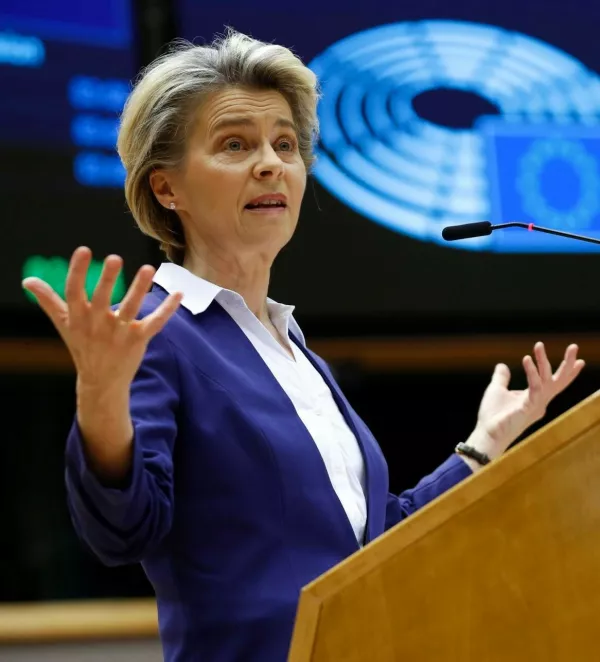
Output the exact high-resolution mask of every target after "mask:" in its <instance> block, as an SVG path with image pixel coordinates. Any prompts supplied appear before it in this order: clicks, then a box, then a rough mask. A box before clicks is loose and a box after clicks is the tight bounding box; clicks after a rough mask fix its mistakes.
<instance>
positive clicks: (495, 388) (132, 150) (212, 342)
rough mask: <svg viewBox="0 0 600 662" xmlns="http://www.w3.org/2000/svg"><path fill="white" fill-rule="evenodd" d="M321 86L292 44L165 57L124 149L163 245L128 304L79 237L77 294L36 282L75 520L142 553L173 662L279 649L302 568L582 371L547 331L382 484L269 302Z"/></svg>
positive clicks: (378, 460) (244, 41)
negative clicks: (62, 350)
mask: <svg viewBox="0 0 600 662" xmlns="http://www.w3.org/2000/svg"><path fill="white" fill-rule="evenodd" d="M317 98H318V93H317V81H316V80H315V76H314V74H313V73H312V72H311V71H310V70H309V69H308V68H306V67H305V66H304V65H303V64H302V63H301V62H300V61H299V60H298V59H297V58H296V57H295V56H294V55H293V54H292V53H291V52H290V51H289V50H287V49H286V48H283V47H281V46H277V45H272V44H265V43H261V42H259V41H255V40H253V39H250V38H248V37H246V36H244V35H241V34H239V33H235V32H233V31H230V32H229V33H228V34H227V35H226V36H225V37H223V38H220V39H218V40H216V41H215V42H214V43H212V44H211V45H209V46H192V45H184V46H179V47H178V48H176V49H175V50H173V51H172V52H170V53H169V54H167V55H165V56H163V57H161V58H160V59H159V60H157V61H156V62H155V63H154V64H153V65H151V66H150V67H149V68H148V69H147V70H146V71H145V73H144V75H143V76H142V77H141V79H140V80H139V81H138V82H137V85H136V86H135V88H134V89H133V91H132V93H131V95H130V97H129V100H128V101H127V104H126V106H125V109H124V112H123V117H122V124H121V130H120V134H119V141H118V149H119V153H120V155H121V158H122V160H123V163H124V165H125V168H126V170H127V180H126V185H125V190H126V196H127V201H128V203H129V206H130V208H131V211H132V213H133V216H134V218H135V220H136V222H137V223H138V225H139V227H140V229H141V230H142V232H144V233H146V234H148V235H150V236H151V237H154V238H155V239H156V240H157V241H159V242H160V246H161V248H162V249H163V251H164V252H165V254H166V257H167V261H166V262H165V263H164V264H162V265H161V266H160V268H159V269H158V271H156V273H155V272H154V270H153V268H152V267H149V266H144V267H142V268H141V269H140V270H139V272H138V273H137V275H136V277H135V279H134V282H133V283H132V285H131V287H130V289H129V291H128V293H127V295H126V296H125V298H124V299H123V301H122V302H121V304H120V306H119V308H118V310H115V309H111V307H110V305H109V301H110V295H111V291H112V288H113V286H114V284H115V281H116V278H117V275H118V272H119V270H120V268H121V266H122V264H121V259H120V258H119V257H118V256H115V255H112V256H109V257H107V258H106V260H105V262H104V269H103V273H102V277H101V279H100V282H99V285H98V287H97V289H96V290H95V293H94V295H93V296H92V298H91V300H88V299H87V297H86V295H85V291H84V283H85V277H86V272H87V269H88V266H89V264H90V259H91V253H90V250H89V249H88V248H86V247H80V248H79V249H77V250H76V251H75V253H74V254H73V257H72V262H71V266H70V270H69V276H68V283H67V288H66V297H65V298H66V302H64V301H62V300H61V299H60V298H59V297H58V296H57V295H56V294H55V293H54V292H53V291H52V290H51V289H50V287H49V286H48V285H47V284H45V283H43V282H42V281H40V280H38V279H28V280H27V281H25V282H24V286H25V287H26V288H27V289H29V290H30V291H31V292H32V293H34V294H35V295H36V296H37V298H38V300H39V302H40V305H41V306H42V308H43V309H44V311H45V312H46V313H47V314H48V316H49V317H50V318H51V319H52V321H53V322H54V324H55V326H56V328H57V329H58V331H59V333H60V334H61V336H62V338H63V339H64V341H65V343H66V344H67V346H68V347H69V350H70V352H71V354H72V356H73V360H74V362H75V365H76V368H77V413H76V417H75V421H74V423H73V427H72V429H71V432H70V434H69V438H68V444H67V470H66V481H67V488H68V497H69V507H70V510H71V513H72V518H73V522H74V525H75V527H76V529H77V532H78V534H79V535H80V536H81V538H82V539H83V540H84V541H85V542H86V543H87V545H88V546H89V547H91V548H92V549H93V550H94V552H95V553H96V554H97V556H98V557H99V558H100V559H101V560H102V561H103V562H104V563H106V564H108V565H117V564H125V563H137V562H140V563H141V564H142V565H143V567H144V570H145V572H146V574H147V576H148V578H149V580H150V581H151V582H152V585H153V587H154V590H155V592H156V597H157V600H158V609H159V621H160V634H161V639H162V644H163V649H164V656H165V659H166V660H167V661H168V662H234V661H243V662H283V661H284V660H285V659H286V655H287V651H288V647H289V643H290V637H291V634H292V629H293V625H294V616H295V612H296V606H297V601H298V597H299V593H300V589H301V588H302V586H304V585H305V584H307V583H308V582H310V581H311V580H313V579H314V578H315V577H317V576H318V575H320V574H321V573H323V572H324V571H326V570H328V569H329V568H331V567H332V566H334V565H335V564H337V563H338V562H340V561H342V560H343V559H344V558H346V557H348V556H349V555H351V554H353V553H354V552H356V551H357V550H359V549H360V548H361V547H362V546H363V545H365V544H368V543H369V542H370V541H371V540H373V539H374V538H376V537H377V536H379V535H380V534H381V533H383V532H384V531H385V530H386V529H388V528H389V527H391V526H393V525H395V524H397V523H398V522H399V521H400V520H402V519H403V518H404V517H407V516H408V515H410V513H412V512H414V511H415V510H416V509H418V508H419V507H421V506H423V505H424V504H426V503H428V502H429V501H431V500H432V499H434V498H435V497H437V496H438V495H439V494H441V493H442V492H443V491H444V490H446V489H448V488H449V487H451V486H452V485H454V484H456V483H457V482H459V481H460V480H462V479H463V478H465V477H466V476H468V475H470V474H471V473H472V471H476V470H478V469H479V467H480V466H481V464H482V463H486V462H487V461H488V459H492V460H493V459H494V458H495V457H497V456H499V455H500V454H501V453H502V452H503V451H504V450H505V449H506V448H507V447H508V446H509V445H510V444H511V443H512V442H513V441H514V440H515V439H516V438H517V436H518V435H519V434H520V433H521V432H522V431H523V430H525V429H526V428H527V427H528V426H529V425H530V424H531V423H532V422H534V421H535V420H538V419H539V418H540V417H541V416H542V415H543V413H544V411H545V407H546V405H547V403H548V402H549V400H550V399H551V398H552V397H554V396H555V395H556V394H557V393H558V392H560V391H561V390H563V389H564V388H565V387H566V386H567V385H568V384H569V383H570V382H571V381H572V380H573V379H574V378H575V377H576V375H577V374H578V373H579V372H580V370H581V368H582V367H583V362H582V361H581V360H577V358H576V354H577V347H576V346H574V345H573V346H570V347H569V348H568V349H567V351H566V354H565V360H564V362H563V364H562V365H561V367H560V368H559V369H558V371H557V372H556V373H555V374H554V375H553V374H552V370H551V368H550V365H549V363H548V359H547V358H546V354H545V351H544V348H543V345H541V343H540V344H538V345H536V347H535V350H534V352H535V361H534V360H533V359H532V358H531V357H529V356H528V357H525V359H524V361H523V363H524V368H525V371H526V373H527V377H528V382H529V388H528V389H527V390H526V391H523V392H516V391H509V390H508V381H509V377H510V375H509V372H508V368H507V367H506V366H504V365H499V366H497V368H496V371H495V372H494V375H493V378H492V381H491V383H490V385H489V387H488V389H487V390H486V393H485V395H484V398H483V401H482V403H481V406H480V410H479V417H478V421H477V425H476V427H475V429H474V431H473V434H472V435H471V437H470V438H469V439H468V440H467V442H468V443H467V444H466V447H465V448H462V450H461V452H460V453H458V452H451V451H450V449H449V457H448V459H447V460H446V461H445V462H444V464H443V465H442V466H441V467H439V468H438V469H437V470H435V471H434V472H433V473H432V474H431V475H429V476H427V477H425V478H424V479H423V480H422V481H421V482H420V483H419V484H418V485H417V487H416V488H414V489H412V490H408V491H407V492H404V493H403V494H400V495H395V494H390V493H389V492H388V471H387V466H386V462H385V459H384V458H383V456H382V454H381V451H380V449H379V446H378V445H377V442H376V441H375V439H374V438H373V436H372V435H371V433H370V432H369V430H368V428H367V426H366V425H365V424H364V423H363V421H362V420H361V419H360V418H359V417H358V416H357V414H356V412H355V411H354V410H353V409H352V407H351V406H350V404H349V403H348V401H347V400H346V399H345V397H344V395H343V394H342V392H341V391H340V389H339V387H338V385H337V384H336V382H335V380H334V378H333V376H332V374H331V372H330V371H329V369H328V367H327V365H326V364H325V363H324V362H323V361H322V360H321V359H320V358H319V357H318V356H316V355H315V354H314V353H313V352H311V351H310V350H309V349H308V348H307V346H306V343H305V339H304V337H303V335H302V331H301V329H300V328H299V327H298V324H297V323H296V322H295V320H294V317H293V315H292V311H293V308H292V307H291V306H286V305H282V304H280V303H276V302H275V301H272V300H270V299H269V298H267V290H268V286H269V276H270V270H271V265H272V263H273V260H274V259H275V257H276V256H277V254H278V252H279V251H280V250H281V249H282V248H283V246H285V244H286V243H287V242H288V241H289V240H290V239H291V238H292V235H293V234H294V230H295V228H296V223H297V221H298V215H299V211H300V204H301V201H302V197H303V194H304V189H305V186H306V175H307V171H308V169H309V168H310V166H311V163H312V160H313V154H312V144H313V140H314V138H315V136H316V134H317V115H316V107H317ZM309 261H310V256H307V265H308V264H309ZM308 268H309V267H308ZM298 278H302V274H298ZM150 287H151V290H150V292H148V289H149V288H150ZM180 304H181V305H180ZM399 415H401V412H399ZM399 429H400V425H399ZM412 441H413V442H414V441H416V440H412ZM402 442H403V440H402V439H398V443H402ZM418 442H419V443H421V444H424V445H425V444H426V440H418ZM418 571H419V569H418V568H411V569H410V572H418ZM398 590H400V591H401V590H402V587H401V586H399V587H398Z"/></svg>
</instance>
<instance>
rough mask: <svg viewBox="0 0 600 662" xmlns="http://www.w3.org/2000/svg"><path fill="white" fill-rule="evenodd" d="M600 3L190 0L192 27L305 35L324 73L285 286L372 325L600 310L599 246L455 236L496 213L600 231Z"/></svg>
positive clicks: (302, 43)
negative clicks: (313, 158)
mask: <svg viewBox="0 0 600 662" xmlns="http://www.w3.org/2000/svg"><path fill="white" fill-rule="evenodd" d="M599 18H600V5H594V4H593V3H592V4H590V3H588V2H584V0H574V2H572V3H570V4H569V5H565V4H564V3H562V2H557V1H555V0H552V1H550V2H549V1H547V0H535V1H534V2H529V3H527V6H526V7H524V6H523V3H521V2H517V1H516V0H507V1H506V2H503V3H491V4H490V3H481V2H474V1H473V0H451V1H450V2H444V3H441V2H437V1H433V0H424V1H423V2H419V3H412V4H411V3H408V4H407V3H400V4H398V3H389V2H387V1H385V0H372V2H369V3H366V4H364V3H363V4H360V3H358V4H354V5H353V4H351V3H350V4H348V3H342V2H339V1H335V0H319V1H318V2H317V1H316V0H307V1H306V2H303V3H300V4H296V5H294V4H286V5H285V6H277V7H273V6H269V7H266V6H265V7H260V6H256V5H251V4H248V3H246V2H243V1H242V0H223V2H219V3H207V2H201V1H199V0H180V2H179V3H178V19H179V31H180V36H183V37H186V38H188V39H190V40H193V41H194V42H195V43H198V44H200V43H205V42H208V41H210V40H211V39H212V38H213V36H214V35H215V34H217V33H222V32H223V31H224V29H225V27H226V26H231V27H233V28H235V29H237V30H240V31H242V32H244V33H246V34H249V35H251V36H253V37H256V38H258V39H261V40H264V41H273V42H276V43H279V44H282V45H285V46H288V47H291V48H292V49H293V50H294V51H295V52H296V53H297V54H298V55H300V57H301V58H302V59H303V61H304V62H305V63H307V64H308V65H309V66H310V67H311V68H312V69H313V70H314V71H315V72H316V73H317V75H318V77H319V79H320V82H321V87H322V93H323V98H322V101H321V103H320V111H319V112H320V115H319V119H320V124H321V137H320V142H319V144H318V148H317V155H318V162H317V166H316V168H315V171H314V176H313V178H312V183H311V185H309V187H308V189H307V193H306V197H305V202H304V207H303V213H302V216H301V222H300V225H299V228H298V231H297V235H296V237H295V238H294V239H293V241H292V242H291V244H290V245H289V246H288V247H287V248H286V249H285V250H284V251H283V252H282V254H281V255H280V257H279V258H278V261H277V263H276V267H275V270H274V278H273V286H272V292H273V294H274V296H279V297H280V298H281V299H283V300H285V301H287V302H289V303H294V304H296V305H297V307H298V313H299V315H306V316H308V317H311V316H325V317H328V318H331V319H335V318H336V317H337V318H339V319H341V318H342V317H345V318H348V319H350V318H352V319H354V320H359V319H362V320H363V321H365V320H367V324H366V328H367V329H368V328H369V323H368V320H372V321H373V320H376V319H385V320H387V321H389V320H396V322H397V324H396V326H395V327H393V328H394V330H397V329H400V328H401V327H402V326H403V324H405V323H409V322H412V321H414V320H417V319H424V320H425V319H428V320H431V319H434V318H435V319H438V320H442V319H450V318H452V319H453V320H454V321H455V322H456V324H457V326H460V325H461V324H462V323H465V322H466V321H467V320H468V322H469V325H470V326H471V327H472V326H473V323H474V322H477V321H483V320H485V319H490V320H492V319H496V320H497V319H499V318H501V317H504V319H505V320H509V321H510V322H511V323H512V324H513V325H514V326H519V323H520V322H519V321H520V320H525V319H526V318H528V317H533V318H534V319H541V317H543V316H546V319H548V320H555V321H556V323H557V324H558V323H559V322H560V321H563V322H564V321H565V320H569V323H571V324H576V323H577V320H583V319H584V318H585V319H587V320H588V322H589V320H590V319H594V318H597V317H598V313H599V312H600V293H599V292H598V290H597V289H596V288H595V287H593V285H592V284H593V283H594V282H595V277H596V275H597V274H598V272H599V270H600V246H598V245H594V244H591V243H584V242H577V241H574V240H569V239H564V238H559V237H556V236H551V235H548V234H541V233H534V232H527V231H525V230H521V229H508V230H504V231H497V232H494V233H492V234H491V235H489V236H486V237H481V238H478V239H469V240H464V241H462V242H456V243H447V242H444V240H443V239H442V236H441V235H442V229H443V228H444V227H446V226H448V225H457V224H462V223H468V222H474V221H484V220H489V221H492V222H494V223H504V222H509V221H520V222H524V223H535V224H538V225H541V226H545V227H550V228H555V229H558V230H563V231H567V232H575V233H578V234H584V235H588V236H591V237H596V238H598V237H600V50H599V49H598V48H597V37H596V30H595V28H594V26H595V25H596V24H597V22H598V19H599ZM566 315H568V316H567V317H566ZM392 326H393V325H392ZM373 328H375V327H373ZM390 328H392V327H390ZM351 330H352V329H351V328H348V329H347V332H351ZM378 330H379V329H378Z"/></svg>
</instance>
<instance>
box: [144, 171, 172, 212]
mask: <svg viewBox="0 0 600 662" xmlns="http://www.w3.org/2000/svg"><path fill="white" fill-rule="evenodd" d="M150 188H151V189H152V192H153V193H154V195H155V197H156V199H157V200H158V202H159V203H160V204H161V205H162V206H163V207H165V208H166V209H173V204H175V205H177V201H176V200H175V193H174V192H173V186H172V181H171V175H170V173H168V172H167V171H166V170H153V171H152V172H151V173H150Z"/></svg>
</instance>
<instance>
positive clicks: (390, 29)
mask: <svg viewBox="0 0 600 662" xmlns="http://www.w3.org/2000/svg"><path fill="white" fill-rule="evenodd" d="M310 67H311V68H312V69H313V71H314V72H315V73H316V74H317V76H318V78H319V80H320V82H321V87H322V92H323V98H322V101H321V104H320V115H319V119H320V124H321V136H320V141H319V144H318V146H317V163H316V165H315V169H314V174H315V177H316V178H317V179H318V181H319V182H320V183H321V184H322V185H323V186H324V187H325V188H326V189H327V190H329V191H330V192H331V193H332V194H333V195H335V196H336V197H337V198H338V199H340V200H341V201H342V202H344V203H345V204H346V205H348V206H349V207H350V208H352V209H354V210H355V211H357V212H359V213H360V214H361V215H363V216H365V217H366V218H368V219H371V220H373V221H375V222H378V223H381V224H383V225H385V226H387V227H389V228H391V229H393V230H395V231H396V232H400V233H403V234H406V235H409V236H412V237H415V238H418V239H420V240H426V241H436V242H441V241H442V240H441V229H442V227H444V226H445V225H451V224H458V223H468V222H471V221H481V220H488V219H489V215H490V191H489V190H488V189H489V184H488V180H487V179H486V174H485V158H486V157H485V151H484V144H483V138H482V134H481V133H480V131H479V130H478V128H477V126H475V128H473V129H452V128H447V127H442V126H438V125H435V124H432V123H430V122H428V121H426V120H424V119H422V118H421V117H419V116H418V115H417V113H416V112H415V110H414V109H413V105H412V100H413V98H414V97H415V96H416V95H419V94H421V93H423V92H425V91H428V90H434V89H438V88H450V89H455V90H464V91H468V92H473V93H476V94H478V95H480V96H482V97H483V98H485V99H487V100H488V101H489V102H490V103H491V104H493V105H494V106H495V107H497V108H498V109H499V111H500V114H501V115H500V117H501V119H502V121H506V122H510V121H516V122H528V123H541V122H550V123H552V122H557V123H560V122H572V123H575V124H578V125H579V126H581V125H582V124H585V123H597V122H598V121H599V119H600V78H599V77H598V76H597V75H596V74H595V73H593V72H591V71H589V70H588V69H587V68H586V67H585V66H584V65H583V64H582V63H580V62H579V61H578V60H576V59H575V58H573V57H571V56H569V55H568V54H566V53H564V52H562V51H560V50H558V49H556V48H554V47H553V46H550V45H548V44H545V43H543V42H541V41H539V40H537V39H533V38H531V37H528V36H526V35H523V34H519V33H516V32H509V31H507V30H503V29H501V28H498V27H494V26H488V25H482V24H475V23H466V22H457V21H420V22H407V23H396V24H392V25H385V26H381V27H377V28H373V29H370V30H366V31H364V32H360V33H357V34H354V35H351V36H349V37H347V38H345V39H343V40H342V41H340V42H338V43H336V44H333V45H332V46H331V47H329V48H328V49H327V50H326V51H324V52H323V53H322V54H321V55H319V56H317V57H316V58H315V59H314V60H313V61H312V62H311V63H310ZM571 157H572V160H573V159H574V161H573V163H575V161H577V159H579V157H575V156H574V152H573V154H572V155H571ZM584 161H585V159H583V161H582V160H581V159H580V160H579V161H577V164H576V165H574V167H576V168H579V172H580V174H581V176H585V177H589V176H591V175H590V173H591V172H592V170H591V169H590V168H589V167H588V165H584V164H583V162H584ZM534 197H535V195H532V196H531V199H530V204H532V205H533V207H534V208H536V209H537V211H540V209H541V208H542V206H543V202H541V198H536V200H535V201H534ZM536 205H537V207H536ZM540 205H541V206H540ZM594 205H595V202H594V201H593V200H587V201H584V203H582V205H581V209H579V208H578V211H574V212H573V213H574V214H575V216H576V217H577V218H580V217H581V218H583V216H584V215H585V213H586V209H587V210H588V211H589V210H590V209H591V208H592V207H593V206H594ZM545 213H546V215H548V214H550V215H551V210H546V211H545ZM578 215H579V216H578ZM566 220H568V219H566ZM490 241H492V237H491V236H490V237H484V238H481V239H478V240H471V245H470V246H469V248H474V247H478V248H484V247H485V246H486V245H487V243H488V242H490ZM463 247H464V246H463Z"/></svg>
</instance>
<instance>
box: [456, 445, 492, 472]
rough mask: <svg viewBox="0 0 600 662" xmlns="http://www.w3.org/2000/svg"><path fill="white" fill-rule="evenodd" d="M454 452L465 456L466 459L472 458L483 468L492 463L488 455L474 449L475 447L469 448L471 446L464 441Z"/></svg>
mask: <svg viewBox="0 0 600 662" xmlns="http://www.w3.org/2000/svg"><path fill="white" fill-rule="evenodd" d="M454 450H455V451H456V452H457V453H460V454H461V455H465V456H466V457H470V458H472V459H473V460H475V461H476V462H479V464H481V466H484V465H486V464H489V463H490V461H491V460H490V456H489V455H488V454H487V453H482V452H481V451H478V450H477V449H476V448H473V446H469V444H465V443H463V442H462V441H461V442H460V443H458V444H456V448H455V449H454Z"/></svg>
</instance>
